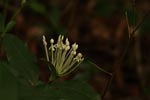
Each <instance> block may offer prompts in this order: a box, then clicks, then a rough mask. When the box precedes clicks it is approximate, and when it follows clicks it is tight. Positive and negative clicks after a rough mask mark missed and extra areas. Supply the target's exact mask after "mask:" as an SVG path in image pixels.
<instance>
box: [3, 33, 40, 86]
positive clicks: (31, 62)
mask: <svg viewBox="0 0 150 100" xmlns="http://www.w3.org/2000/svg"><path fill="white" fill-rule="evenodd" d="M3 46H4V49H5V51H6V55H7V58H8V62H9V64H10V67H9V69H10V70H11V72H12V73H13V74H14V75H15V76H17V77H19V78H20V79H25V80H26V82H28V83H31V84H32V85H35V84H36V83H37V82H38V75H39V73H38V71H39V70H38V66H37V63H36V58H35V56H33V55H32V54H31V53H30V52H29V51H28V49H27V47H26V46H25V44H24V43H23V42H22V41H21V40H19V39H18V38H17V37H15V36H13V35H11V34H6V35H5V36H4V38H3Z"/></svg>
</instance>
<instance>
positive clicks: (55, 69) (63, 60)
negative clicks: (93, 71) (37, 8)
mask: <svg viewBox="0 0 150 100" xmlns="http://www.w3.org/2000/svg"><path fill="white" fill-rule="evenodd" d="M50 44H51V45H50V47H49V48H47V42H46V39H45V36H44V35H43V45H44V49H45V54H46V60H47V62H48V63H49V68H50V70H51V77H50V80H53V79H56V77H62V76H65V75H68V74H70V73H71V72H72V71H74V70H75V69H76V68H77V67H78V66H79V64H80V63H81V62H82V61H83V60H84V58H83V55H82V54H81V53H77V49H78V44H76V43H74V44H72V45H70V42H69V40H68V38H66V39H65V41H64V36H62V35H59V37H58V40H57V42H56V43H55V41H54V39H50Z"/></svg>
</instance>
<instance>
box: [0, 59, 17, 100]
mask: <svg viewBox="0 0 150 100" xmlns="http://www.w3.org/2000/svg"><path fill="white" fill-rule="evenodd" d="M6 66H8V65H7V64H4V63H2V62H0V100H17V98H18V86H17V82H16V80H15V77H14V76H13V75H12V74H11V73H10V72H9V70H8V69H7V67H6Z"/></svg>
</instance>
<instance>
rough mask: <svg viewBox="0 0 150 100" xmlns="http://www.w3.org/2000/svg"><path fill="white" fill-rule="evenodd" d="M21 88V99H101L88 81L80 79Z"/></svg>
mask: <svg viewBox="0 0 150 100" xmlns="http://www.w3.org/2000/svg"><path fill="white" fill-rule="evenodd" d="M20 90H21V91H20V93H22V94H20V97H19V100H101V99H100V97H99V95H98V94H97V93H95V92H94V91H93V90H92V89H91V87H90V86H89V85H88V84H87V83H85V82H83V81H80V80H74V81H66V82H53V83H52V84H50V85H46V86H43V85H41V86H38V87H32V88H30V87H28V88H27V87H25V86H22V87H21V89H20ZM23 92H24V93H23Z"/></svg>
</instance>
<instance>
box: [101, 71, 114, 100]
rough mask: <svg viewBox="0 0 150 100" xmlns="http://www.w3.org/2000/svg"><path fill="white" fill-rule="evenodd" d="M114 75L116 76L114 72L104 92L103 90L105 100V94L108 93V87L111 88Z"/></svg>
mask: <svg viewBox="0 0 150 100" xmlns="http://www.w3.org/2000/svg"><path fill="white" fill-rule="evenodd" d="M113 77H114V75H113V74H112V76H111V77H110V79H109V80H108V82H107V85H106V87H105V89H104V92H103V93H102V95H101V98H102V100H104V97H105V95H106V93H107V90H108V89H109V88H110V86H111V83H112V80H113Z"/></svg>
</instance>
